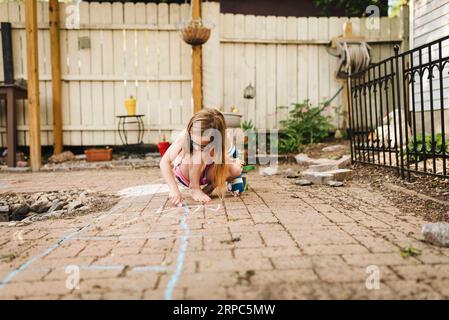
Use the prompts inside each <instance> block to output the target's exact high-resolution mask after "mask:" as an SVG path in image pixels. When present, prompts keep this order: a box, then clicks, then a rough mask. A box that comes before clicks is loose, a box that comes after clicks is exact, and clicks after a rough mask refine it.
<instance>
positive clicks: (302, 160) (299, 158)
mask: <svg viewBox="0 0 449 320" xmlns="http://www.w3.org/2000/svg"><path fill="white" fill-rule="evenodd" d="M295 160H296V163H298V164H313V163H314V161H315V159H312V158H309V156H308V155H306V154H305V153H300V154H297V155H296V156H295Z"/></svg>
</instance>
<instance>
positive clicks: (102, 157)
mask: <svg viewBox="0 0 449 320" xmlns="http://www.w3.org/2000/svg"><path fill="white" fill-rule="evenodd" d="M84 154H85V155H86V160H87V161H88V162H95V161H111V160H112V149H111V148H107V149H106V148H104V149H88V150H84Z"/></svg>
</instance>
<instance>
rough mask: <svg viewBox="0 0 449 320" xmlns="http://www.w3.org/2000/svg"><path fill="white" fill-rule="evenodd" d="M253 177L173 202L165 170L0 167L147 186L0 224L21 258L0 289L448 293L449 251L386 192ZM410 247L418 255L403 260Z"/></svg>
mask: <svg viewBox="0 0 449 320" xmlns="http://www.w3.org/2000/svg"><path fill="white" fill-rule="evenodd" d="M249 181H250V185H251V190H249V191H248V192H247V193H245V194H244V195H243V196H241V197H240V198H234V197H226V199H225V201H224V202H221V201H220V200H219V199H216V198H215V199H213V201H212V202H211V203H208V204H207V205H205V206H199V205H197V204H196V203H192V201H191V200H189V198H187V207H184V208H172V207H171V206H170V205H169V204H168V203H167V193H166V192H165V190H166V189H165V186H164V185H163V184H162V183H163V182H162V180H160V179H159V171H158V169H151V170H103V171H78V172H55V173H26V174H18V173H16V174H12V173H5V174H1V175H0V194H1V193H3V192H6V191H16V192H19V191H28V192H32V191H45V190H55V189H62V188H88V189H91V190H95V191H101V192H107V193H111V194H116V193H117V192H119V191H120V190H123V189H125V188H129V187H136V186H144V187H141V188H136V189H133V190H134V191H135V192H134V194H129V195H128V196H122V198H121V200H120V201H119V203H118V204H117V205H116V206H115V207H113V208H112V209H111V210H110V211H108V212H98V213H96V214H89V215H86V216H81V217H76V218H72V219H57V220H56V219H55V220H46V221H39V222H34V223H33V224H30V225H27V226H22V227H7V226H5V225H3V226H2V227H0V253H1V256H7V255H11V254H14V255H15V258H14V259H12V260H11V261H8V259H3V260H2V262H0V279H1V281H2V283H1V285H0V298H2V299H11V298H46V299H53V298H54V299H66V298H82V299H109V298H118V299H125V298H137V299H141V298H143V299H171V298H173V299H199V298H206V299H243V298H246V299H327V298H330V299H335V298H342V299H348V298H350V299H356V298H362V299H363V298H368V299H374V298H393V299H403V298H423V299H441V298H449V249H442V248H438V247H434V246H430V245H428V244H425V243H424V242H422V236H421V234H420V229H421V225H422V223H423V222H424V221H423V220H422V219H421V218H419V217H415V216H410V215H407V214H404V213H401V212H400V211H399V210H398V209H397V208H396V207H395V206H394V205H393V204H391V203H390V202H389V201H387V200H386V199H385V198H384V197H382V195H381V194H379V193H376V192H375V191H373V190H371V189H368V188H367V187H366V186H360V185H357V184H355V183H349V184H348V186H346V187H343V188H330V187H318V186H312V187H299V186H296V185H294V184H293V183H292V182H293V181H292V180H291V179H287V178H284V177H281V176H275V177H262V176H260V175H258V174H257V173H252V174H250V175H249ZM150 185H151V186H150ZM409 245H411V246H412V247H414V248H418V249H421V250H422V254H421V255H419V256H416V257H405V258H404V257H402V256H401V254H400V249H401V248H402V247H405V246H409ZM370 266H371V267H370ZM367 268H368V270H367ZM372 268H374V270H379V271H380V273H379V276H380V288H379V289H373V290H369V289H368V288H367V286H366V281H367V278H368V277H370V271H369V270H373V269H372ZM377 268H378V269H377ZM367 271H368V272H367ZM78 275H79V279H80V280H79V282H78V281H77V279H78ZM368 287H369V286H368ZM371 288H372V287H371Z"/></svg>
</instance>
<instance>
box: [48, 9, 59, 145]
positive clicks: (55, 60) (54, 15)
mask: <svg viewBox="0 0 449 320" xmlns="http://www.w3.org/2000/svg"><path fill="white" fill-rule="evenodd" d="M48 9H49V11H50V45H51V79H52V80H51V85H52V94H53V122H54V129H53V137H54V144H53V153H54V154H59V153H61V152H62V110H61V53H60V47H59V3H58V0H50V2H49V4H48Z"/></svg>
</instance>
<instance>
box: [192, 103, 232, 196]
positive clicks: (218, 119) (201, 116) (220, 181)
mask: <svg viewBox="0 0 449 320" xmlns="http://www.w3.org/2000/svg"><path fill="white" fill-rule="evenodd" d="M194 125H195V129H196V128H198V126H199V128H201V129H200V131H198V133H201V136H202V135H203V133H204V132H205V131H206V130H210V129H214V130H217V131H218V132H219V133H220V135H221V139H219V141H221V143H216V142H218V141H215V140H214V142H215V149H214V150H215V154H214V158H215V163H214V167H215V175H214V180H213V181H211V182H212V184H213V185H214V187H215V188H216V190H217V191H218V194H219V195H221V196H223V195H224V192H225V191H226V178H227V169H226V166H225V155H226V143H225V139H226V123H225V120H224V117H223V114H222V113H221V112H220V111H218V110H217V109H202V110H200V111H198V112H197V113H195V114H194V115H193V117H192V118H191V119H190V121H189V123H188V125H187V129H186V137H185V143H184V146H185V147H184V150H186V152H189V153H190V154H191V153H192V152H193V150H192V144H191V134H192V128H193V127H194ZM195 132H196V131H195Z"/></svg>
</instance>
